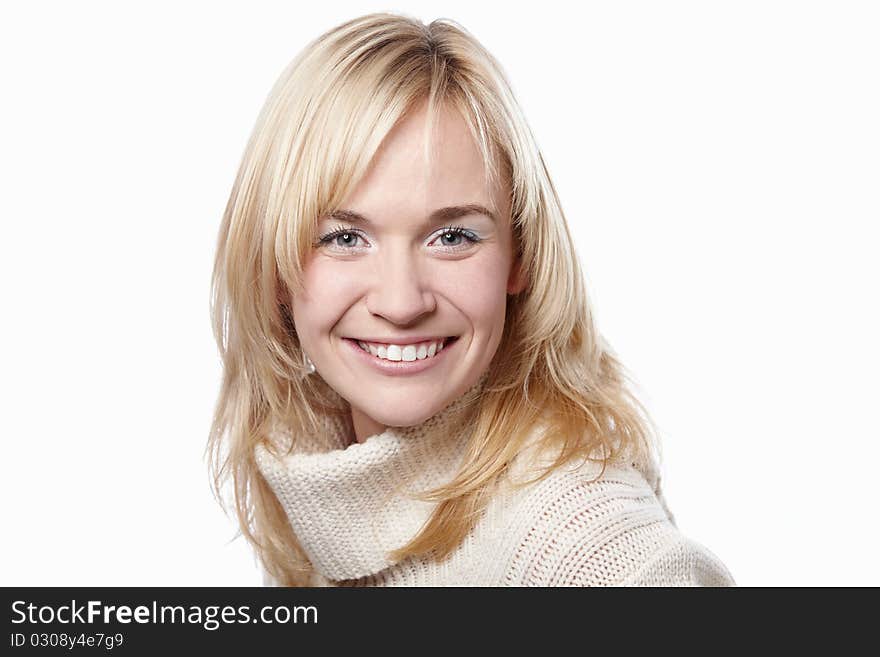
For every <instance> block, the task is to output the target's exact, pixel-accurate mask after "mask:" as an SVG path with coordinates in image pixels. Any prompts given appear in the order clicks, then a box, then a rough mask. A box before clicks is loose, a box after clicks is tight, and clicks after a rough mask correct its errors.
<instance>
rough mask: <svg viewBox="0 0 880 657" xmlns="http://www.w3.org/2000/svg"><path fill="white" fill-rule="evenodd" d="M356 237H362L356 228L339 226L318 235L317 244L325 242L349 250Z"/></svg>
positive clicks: (354, 243) (355, 242)
mask: <svg viewBox="0 0 880 657" xmlns="http://www.w3.org/2000/svg"><path fill="white" fill-rule="evenodd" d="M358 238H361V239H363V236H362V235H361V234H360V231H359V230H357V229H356V228H350V227H340V228H337V229H335V230H332V231H330V232H329V233H325V234H324V235H322V236H321V237H319V238H318V245H319V246H320V245H322V244H327V245H330V246H334V247H337V248H340V249H343V250H350V249H351V247H353V246H355V245H356V244H357V240H358Z"/></svg>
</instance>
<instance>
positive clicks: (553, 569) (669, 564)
mask: <svg viewBox="0 0 880 657" xmlns="http://www.w3.org/2000/svg"><path fill="white" fill-rule="evenodd" d="M655 485H656V484H655ZM656 488H657V489H658V490H659V486H656ZM516 516H517V517H518V518H520V519H522V520H524V521H525V522H522V523H513V524H512V525H511V529H512V530H513V531H512V532H511V533H512V535H513V536H515V537H516V538H515V539H514V541H515V543H514V544H515V549H514V556H513V558H512V559H511V560H510V562H509V565H508V568H507V572H506V577H505V579H506V581H507V583H508V584H509V585H513V586H722V585H732V584H733V578H732V577H731V576H730V573H728V571H727V569H726V568H725V567H724V565H723V564H722V563H721V562H720V561H719V560H718V559H717V557H715V556H714V555H713V554H712V553H711V552H709V551H708V550H707V549H706V548H704V547H703V546H702V545H700V544H699V543H696V542H695V541H692V540H689V539H688V538H687V537H686V536H685V535H683V534H682V533H681V531H679V529H678V527H677V526H676V524H675V522H674V520H673V518H672V516H671V514H670V513H669V512H668V507H667V506H666V504H665V501H664V500H663V498H662V495H661V496H658V494H657V491H656V490H655V486H652V485H651V484H650V483H649V482H648V481H646V479H645V478H644V477H643V476H642V475H641V473H639V472H637V471H636V470H634V469H632V468H613V469H612V468H609V469H608V470H607V471H606V472H605V473H604V475H603V476H602V477H601V478H600V479H598V480H597V479H594V478H592V477H591V476H590V475H589V474H588V473H582V472H565V473H561V472H560V473H557V474H556V475H555V476H554V477H552V478H550V479H548V480H547V481H546V482H543V483H541V484H539V485H538V486H536V487H535V489H534V490H533V492H532V493H531V494H530V495H529V496H528V497H527V499H526V500H525V501H524V502H523V503H522V504H521V505H520V506H519V509H518V513H517V514H516Z"/></svg>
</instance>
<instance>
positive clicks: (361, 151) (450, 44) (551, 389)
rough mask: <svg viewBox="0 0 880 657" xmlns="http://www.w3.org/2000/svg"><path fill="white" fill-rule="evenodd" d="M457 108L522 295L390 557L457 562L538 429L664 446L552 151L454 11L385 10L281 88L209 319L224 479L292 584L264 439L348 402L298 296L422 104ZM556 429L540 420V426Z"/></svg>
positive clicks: (233, 211) (242, 518)
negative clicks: (312, 370)
mask: <svg viewBox="0 0 880 657" xmlns="http://www.w3.org/2000/svg"><path fill="white" fill-rule="evenodd" d="M425 100H427V104H428V112H429V117H433V116H435V114H436V112H437V111H438V109H439V108H440V105H441V104H443V103H448V104H450V105H451V106H452V107H454V108H456V109H457V110H458V111H459V112H460V113H461V116H462V117H463V118H464V119H465V120H466V122H467V124H468V126H469V128H470V130H471V132H472V135H473V137H474V139H475V141H476V143H477V144H478V146H479V148H480V150H481V152H482V154H483V159H484V162H485V166H486V171H487V174H488V176H489V179H490V180H491V181H495V180H499V179H500V177H502V176H503V178H504V181H505V184H508V185H509V190H510V195H511V197H510V198H511V221H512V229H513V234H514V238H515V239H514V241H515V244H516V247H517V253H516V255H517V257H518V258H519V259H520V262H521V263H522V266H523V267H524V273H525V276H526V278H527V281H528V282H527V285H526V287H525V289H524V290H523V291H522V292H520V293H519V294H518V295H514V296H510V297H508V310H507V319H506V323H505V329H504V334H503V336H502V340H501V343H500V345H499V347H498V350H497V352H496V354H495V357H494V359H493V361H492V364H491V365H490V368H489V377H488V380H487V383H486V388H485V392H484V394H483V396H482V398H481V402H480V404H479V409H478V413H477V415H476V421H475V424H474V432H473V438H472V441H471V443H470V444H469V447H468V451H467V455H466V459H465V464H464V466H463V468H462V470H461V472H459V473H458V476H457V477H456V478H455V479H454V480H453V481H452V482H450V483H449V484H448V485H447V486H444V487H443V488H440V489H437V490H435V491H428V492H426V495H425V499H431V500H434V501H436V502H437V506H436V509H435V511H434V513H433V515H432V517H431V518H430V520H429V521H428V523H427V524H426V525H425V527H424V528H423V529H422V531H421V532H420V533H419V534H418V535H417V536H416V537H414V538H413V540H412V541H411V542H410V543H409V544H407V545H405V546H402V547H401V548H400V549H399V550H397V551H396V552H395V553H394V555H393V557H394V558H396V559H403V558H406V557H407V556H411V555H417V554H426V553H430V554H432V555H433V556H435V557H436V558H443V557H445V556H447V555H448V554H449V553H450V552H451V551H452V550H454V549H455V547H456V546H457V545H458V544H459V543H460V541H461V540H462V539H463V537H464V536H465V534H466V533H467V532H468V530H469V529H470V528H471V526H472V525H473V523H474V521H475V519H476V518H477V517H478V515H479V512H480V511H481V510H482V509H483V508H485V505H486V504H487V503H488V500H489V498H490V495H491V491H492V489H493V485H494V484H495V483H496V482H497V481H498V478H499V477H500V475H501V474H502V473H503V472H505V470H506V469H507V468H508V466H509V464H510V463H511V461H512V459H513V458H514V457H515V456H516V455H517V454H518V453H519V452H520V451H521V450H522V449H523V448H524V446H525V441H526V438H527V436H528V435H529V432H530V431H532V430H533V428H534V427H535V426H537V424H538V423H539V420H540V419H541V418H549V419H550V421H549V424H546V430H545V431H544V432H543V434H541V442H543V443H545V444H546V446H548V447H552V448H554V449H555V452H556V453H558V454H559V457H558V459H557V460H556V462H555V463H554V464H553V465H552V466H551V467H550V468H548V469H546V471H544V472H543V476H546V475H547V474H549V473H550V472H551V471H552V470H553V468H554V467H556V466H558V465H562V464H564V463H567V462H569V461H571V460H572V459H575V458H584V459H591V460H597V456H598V457H599V458H601V460H602V461H603V464H604V463H605V462H607V461H608V460H610V459H612V458H615V457H618V456H626V457H628V458H631V459H638V458H642V459H645V458H650V457H651V456H650V455H651V454H653V453H654V451H653V450H654V448H659V444H658V443H657V442H656V439H655V438H654V436H655V432H654V431H653V425H652V423H651V421H650V419H649V418H648V415H647V413H646V412H645V409H644V407H643V406H642V405H641V404H640V403H639V401H638V400H637V399H636V397H635V396H634V395H633V394H632V393H631V392H630V391H629V390H628V387H627V383H628V378H627V376H626V374H625V372H624V369H623V367H622V366H621V364H620V362H619V361H618V360H617V359H616V358H615V356H614V355H613V354H612V353H611V351H610V349H609V348H608V346H607V345H606V344H604V342H603V340H602V338H601V336H600V335H599V333H598V331H597V329H596V326H595V324H594V319H593V314H592V311H591V308H590V304H589V301H588V298H587V293H586V287H585V281H584V278H583V274H582V272H581V269H580V265H579V261H578V257H577V254H576V252H575V249H574V247H573V241H572V238H571V235H570V233H569V229H568V226H567V224H566V220H565V216H564V214H563V211H562V208H561V207H560V203H559V199H558V198H557V195H556V191H555V189H554V187H553V183H552V182H551V180H550V176H549V174H548V172H547V169H546V167H545V165H544V161H543V159H542V157H541V153H540V151H539V150H538V148H537V145H536V143H535V140H534V138H533V136H532V134H531V131H530V130H529V128H528V126H527V123H526V121H525V119H524V117H523V115H522V113H521V110H520V108H519V106H518V104H517V102H516V100H515V98H514V96H513V93H512V91H511V89H510V86H509V83H508V82H507V80H506V78H505V76H504V73H503V71H502V69H501V67H500V66H499V64H498V63H497V62H496V61H495V59H494V58H493V57H492V56H491V55H490V54H489V53H488V52H487V51H486V50H485V49H484V48H483V47H482V45H481V44H480V43H479V42H478V41H477V40H476V39H475V38H474V37H473V36H472V35H471V34H470V33H468V32H467V31H466V30H465V29H464V28H462V27H461V26H460V25H458V24H457V23H455V22H454V21H451V20H448V19H439V20H436V21H433V22H431V23H430V24H428V25H425V24H423V23H422V22H420V21H418V20H416V19H413V18H410V17H408V16H405V15H399V14H392V13H376V14H370V15H367V16H363V17H360V18H357V19H354V20H351V21H348V22H346V23H344V24H342V25H339V26H338V27H336V28H334V29H332V30H330V31H328V32H326V33H325V34H323V35H321V36H320V37H319V38H317V39H316V40H314V41H313V42H312V43H310V44H309V45H308V46H307V47H306V48H305V49H304V50H303V51H302V52H301V53H300V54H299V55H298V56H297V57H296V58H295V59H294V60H293V61H292V62H291V63H290V65H289V66H288V67H287V68H286V69H285V71H284V72H283V73H282V75H281V77H280V78H279V79H278V81H277V82H276V84H275V85H274V87H273V89H272V90H271V93H270V94H269V97H268V99H267V100H266V103H265V105H264V107H263V109H262V111H261V113H260V115H259V118H258V120H257V123H256V126H255V128H254V130H253V133H252V135H251V137H250V140H249V141H248V144H247V147H246V150H245V153H244V156H243V158H242V162H241V166H240V168H239V171H238V175H237V177H236V179H235V183H234V185H233V188H232V192H231V194H230V197H229V201H228V203H227V206H226V209H225V212H224V215H223V221H222V225H221V228H220V233H219V239H218V244H217V252H216V259H215V262H214V271H213V278H212V290H211V292H212V298H211V313H212V322H213V328H214V334H215V339H216V340H217V344H218V346H219V349H220V353H221V356H222V361H223V381H222V385H221V390H220V393H219V398H218V400H217V405H216V409H215V414H214V418H213V423H212V426H211V432H210V437H209V440H208V453H209V455H210V463H211V470H212V475H213V484H214V490H215V493H216V495H217V497H218V499H219V500H220V501H221V503H223V491H224V489H225V485H226V483H227V482H228V481H229V480H231V483H232V486H231V488H232V494H233V498H234V500H233V503H234V508H235V511H236V514H237V516H238V521H239V526H240V529H241V532H242V534H243V535H244V536H245V537H246V538H247V540H248V541H249V542H250V543H251V544H252V545H253V547H254V549H255V550H256V553H257V555H258V557H259V559H260V561H261V562H262V565H263V568H264V569H265V570H266V572H267V573H268V574H269V575H270V576H271V577H272V578H273V579H275V580H276V581H277V582H278V583H281V584H286V585H305V584H307V583H308V582H309V581H310V580H309V578H310V576H311V572H312V570H311V566H310V564H309V561H308V558H307V557H306V555H305V554H304V552H303V550H302V548H301V547H300V545H299V543H298V542H297V539H296V536H295V535H294V533H293V530H292V529H291V527H290V524H289V522H288V520H287V518H286V516H285V513H284V511H283V509H282V508H281V506H280V504H279V502H278V500H277V498H276V497H275V495H274V494H273V492H272V490H271V489H270V488H269V486H268V484H267V483H266V481H265V480H264V479H263V477H262V475H261V474H260V472H259V470H258V468H257V466H256V462H255V458H254V448H255V446H256V445H257V444H267V442H268V441H267V436H268V433H269V431H270V429H271V427H272V426H273V423H275V422H283V423H284V424H285V425H286V426H288V427H290V428H291V430H292V434H293V435H294V436H296V435H299V432H301V431H316V430H317V429H318V426H319V423H318V415H320V414H321V413H339V412H344V411H343V410H341V409H339V408H338V407H337V406H334V404H333V399H334V398H333V395H332V391H330V390H329V389H328V386H327V384H326V383H324V382H323V381H322V380H321V378H320V377H319V376H303V374H304V371H303V370H304V365H303V353H302V351H301V349H300V344H299V340H298V338H297V335H296V330H295V327H294V326H293V323H292V321H291V317H290V312H289V308H288V307H287V305H286V300H287V299H289V298H290V294H291V292H292V291H296V290H301V289H302V272H303V266H304V263H305V262H306V260H307V258H308V255H309V251H310V250H311V248H312V245H313V244H314V242H315V239H316V233H315V231H316V230H317V227H316V225H317V218H318V217H320V216H323V215H325V214H326V213H327V212H328V211H330V210H332V209H335V208H337V207H339V204H340V203H342V202H343V201H344V199H345V198H346V197H347V196H348V195H349V193H350V192H351V190H352V189H353V188H354V186H355V184H356V183H357V182H358V181H359V180H360V179H361V177H362V176H363V175H364V173H365V172H366V170H367V168H368V166H369V164H370V161H371V159H372V156H373V154H374V153H375V152H376V150H377V148H378V146H379V144H380V143H381V141H382V139H383V138H384V136H385V135H386V134H387V133H388V132H389V131H390V130H391V128H392V127H394V125H395V124H396V123H397V122H398V121H399V120H400V119H401V118H402V117H403V116H404V115H405V114H406V113H407V112H408V111H410V110H411V109H412V108H413V107H414V106H415V104H417V103H419V102H422V101H425ZM542 426H543V425H542Z"/></svg>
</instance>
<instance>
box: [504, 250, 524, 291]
mask: <svg viewBox="0 0 880 657" xmlns="http://www.w3.org/2000/svg"><path fill="white" fill-rule="evenodd" d="M527 282H528V279H527V277H526V272H525V267H523V264H522V258H517V259H516V260H514V262H513V264H512V265H511V266H510V276H508V277H507V293H508V294H519V293H520V292H522V291H523V290H524V289H525V287H526V283H527Z"/></svg>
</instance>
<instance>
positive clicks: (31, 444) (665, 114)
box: [0, 0, 880, 585]
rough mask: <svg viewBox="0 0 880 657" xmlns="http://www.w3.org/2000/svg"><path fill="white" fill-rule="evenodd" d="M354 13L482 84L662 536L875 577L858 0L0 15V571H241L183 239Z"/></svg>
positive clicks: (873, 399) (800, 573)
mask: <svg viewBox="0 0 880 657" xmlns="http://www.w3.org/2000/svg"><path fill="white" fill-rule="evenodd" d="M306 8H307V9H306ZM382 9H396V10H402V11H405V12H407V13H410V14H412V15H415V16H417V17H419V18H422V19H424V20H430V19H433V18H437V17H449V18H453V19H455V20H457V21H459V22H460V23H461V24H462V25H464V26H465V27H466V28H467V29H469V30H470V31H471V32H472V33H474V34H475V35H476V36H477V38H479V39H480V40H481V41H482V42H483V43H484V44H485V45H486V46H487V47H488V48H489V49H490V50H491V51H492V52H493V53H494V54H495V55H496V57H497V58H498V59H499V61H500V62H501V63H502V65H503V66H504V68H505V70H506V71H507V73H508V76H509V78H510V80H511V82H512V84H513V87H514V91H515V93H516V94H517V96H518V98H519V99H520V102H521V104H522V105H523V107H524V109H525V112H526V116H527V117H528V119H529V121H530V124H531V126H532V129H533V131H534V133H535V135H536V137H537V139H538V142H539V145H540V146H541V148H542V150H543V153H544V157H545V160H546V162H547V164H548V166H549V168H550V171H551V175H553V177H554V181H555V183H556V185H557V189H558V191H559V194H560V196H561V198H562V202H563V205H564V207H565V209H566V213H567V217H568V220H569V222H570V224H571V227H572V230H573V232H574V235H575V236H576V239H577V242H578V244H577V247H578V249H579V252H580V253H581V255H582V259H583V263H584V268H585V272H586V274H587V277H588V285H589V289H590V291H591V293H592V299H593V302H594V304H595V308H596V311H597V316H598V321H599V325H600V328H601V330H602V332H603V334H604V335H605V336H606V337H607V339H608V340H609V342H610V343H611V345H612V346H613V347H614V349H615V350H616V351H617V353H618V355H619V356H620V357H621V358H622V360H623V361H624V363H625V364H626V365H627V366H628V368H629V369H630V371H631V372H632V374H633V375H634V377H635V379H636V381H637V382H638V384H639V386H640V390H641V393H642V395H643V398H644V399H645V401H646V403H647V404H648V407H649V409H650V410H651V412H652V413H653V416H654V417H655V419H656V420H657V423H658V425H659V427H660V429H661V431H662V435H663V444H664V456H665V461H664V482H665V488H666V492H667V498H668V501H669V504H670V506H671V508H672V510H673V512H674V513H675V515H676V518H677V520H678V524H679V527H680V528H681V529H682V530H683V531H684V532H685V533H686V534H688V535H689V536H691V537H692V538H694V539H695V540H697V541H698V542H701V543H703V544H704V545H705V546H707V547H708V548H710V549H711V550H712V551H713V552H714V553H715V554H716V555H718V556H719V557H720V558H721V559H722V561H724V562H725V563H726V564H727V566H728V567H729V569H730V570H731V572H732V573H733V575H734V577H735V578H736V580H737V582H738V583H739V584H741V585H808V584H816V585H844V584H846V585H859V584H872V585H880V565H878V559H877V555H878V554H880V538H878V530H877V519H878V513H877V507H878V501H880V496H878V493H877V484H876V481H875V478H876V474H877V471H878V457H880V447H878V444H880V431H878V428H877V391H878V386H877V378H876V374H877V369H878V365H880V357H878V355H880V353H878V347H877V336H878V335H880V313H878V303H877V296H878V295H877V282H878V280H880V265H878V259H877V256H876V251H877V247H878V240H877V225H878V220H880V128H878V125H880V121H878V117H880V84H878V82H880V39H878V38H877V35H878V34H880V11H878V8H877V5H876V3H870V2H863V3H858V2H839V1H836V2H831V1H828V2H774V1H762V2H746V1H743V0H740V1H738V2H723V3H722V2H662V3H659V2H604V3H594V2H579V3H573V2H568V1H566V2H549V1H546V0H542V1H541V2H539V3H527V4H526V3H524V4H522V5H515V4H512V3H508V2H504V3H501V2H497V3H494V2H492V3H490V2H473V0H468V1H467V2H458V1H453V0H444V1H442V2H405V1H399V2H397V3H396V4H393V5H388V4H384V3H373V2H332V3H322V2H317V3H294V2H291V1H288V2H272V3H270V2H251V1H249V2H236V3H218V2H210V3H209V2H204V3H195V2H190V3H178V2H175V3H170V2H169V3H159V2H150V3H137V4H136V3H124V4H123V3H110V2H107V3H95V2H78V3H61V2H58V3H46V2H31V3H17V4H16V5H15V6H13V5H12V4H11V3H9V4H4V5H3V9H2V10H0V71H2V91H0V94H2V103H0V113H2V114H0V176H2V238H0V256H2V257H0V274H2V279H0V280H2V309H3V311H2V312H3V315H2V317H3V321H2V324H0V349H2V354H0V356H2V361H0V362H2V371H3V377H2V386H3V389H2V391H0V392H2V400H3V413H2V424H0V432H2V447H3V449H2V454H3V456H2V466H0V468H2V472H0V487H2V488H0V499H2V504H3V516H2V518H3V529H2V533H3V541H2V559H0V584H3V585H54V584H58V585H252V584H259V583H260V581H259V576H258V573H257V570H256V568H255V565H254V562H253V559H252V557H251V553H250V550H249V548H248V547H247V546H246V544H245V543H244V541H243V539H240V538H239V539H236V540H231V539H232V538H233V536H234V533H235V524H234V522H233V521H232V520H231V519H229V518H227V517H225V516H224V515H223V513H222V512H221V510H220V508H219V506H218V505H217V503H216V502H215V500H214V499H213V498H212V496H211V493H210V490H209V484H208V474H207V466H206V463H205V462H204V461H203V456H202V454H203V448H204V445H205V441H206V439H207V435H208V429H209V423H210V419H211V412H212V409H213V404H214V400H215V396H216V394H217V391H218V386H219V380H220V367H219V359H218V357H217V352H216V347H215V345H214V343H213V338H212V335H211V330H210V324H209V317H208V299H209V282H210V270H211V264H212V256H213V251H214V242H215V239H216V234H217V230H218V227H219V223H220V217H221V214H222V211H223V207H224V204H225V202H226V199H227V197H228V194H229V191H230V189H231V186H232V182H233V179H234V176H235V172H236V170H237V167H238V164H239V159H240V157H241V154H242V152H243V149H244V146H245V142H246V140H247V137H248V135H249V133H250V130H251V128H252V126H253V124H254V121H255V120H256V117H257V113H258V111H259V109H260V107H261V105H262V103H263V101H264V99H265V97H266V95H267V94H268V92H269V89H270V87H271V85H272V83H273V82H274V81H275V79H276V78H277V76H278V75H279V74H280V72H281V70H282V69H283V68H284V66H286V64H287V63H288V62H289V61H290V59H291V58H292V57H293V56H294V55H295V54H296V53H297V52H298V51H299V50H300V49H301V48H302V47H303V46H304V45H305V44H306V42H307V41H309V40H310V39H312V38H314V37H316V36H317V35H318V34H320V33H321V32H323V31H324V30H326V29H328V28H330V27H332V26H334V25H336V24H338V23H340V22H342V21H344V20H347V19H349V18H353V17H354V16H357V15H360V14H363V13H367V12H369V11H373V10H382Z"/></svg>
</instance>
